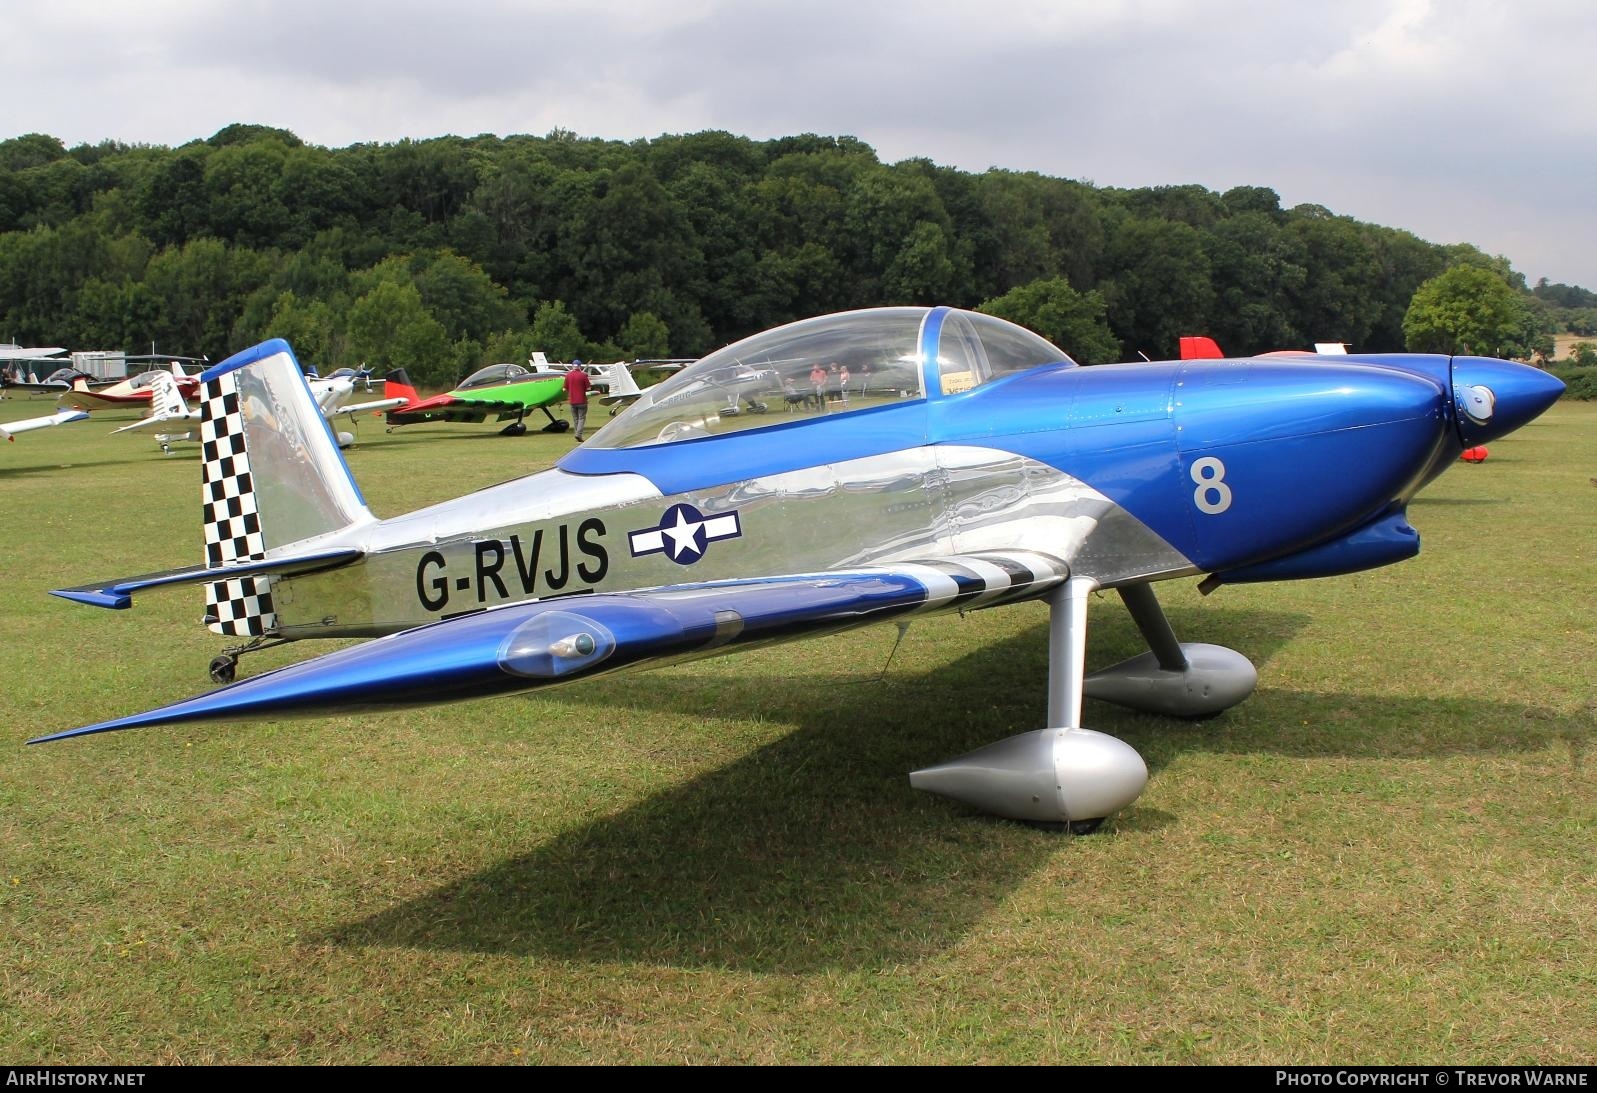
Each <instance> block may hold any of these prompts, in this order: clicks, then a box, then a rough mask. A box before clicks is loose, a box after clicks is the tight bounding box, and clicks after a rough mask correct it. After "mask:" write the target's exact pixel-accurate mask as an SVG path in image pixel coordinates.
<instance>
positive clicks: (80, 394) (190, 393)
mask: <svg viewBox="0 0 1597 1093" xmlns="http://www.w3.org/2000/svg"><path fill="white" fill-rule="evenodd" d="M129 359H134V358H129ZM162 359H163V360H170V361H171V362H172V363H171V366H170V368H169V369H151V370H150V371H148V372H140V373H139V374H138V375H136V376H129V377H128V378H127V379H125V380H122V381H120V382H118V383H113V384H112V385H110V386H109V387H100V388H98V389H96V387H95V386H94V381H93V380H90V379H89V378H87V377H85V376H83V375H82V374H81V373H79V375H78V378H77V379H74V380H73V381H72V384H71V387H70V389H69V390H67V391H66V392H65V393H64V394H62V396H61V397H60V398H59V399H57V400H56V404H57V405H58V406H63V407H66V408H68V409H72V410H107V409H118V408H121V409H128V408H137V407H141V406H145V405H148V404H149V402H150V400H151V398H152V397H153V395H154V393H155V384H156V383H157V382H158V381H157V380H156V377H157V376H169V378H171V379H175V380H176V381H177V389H178V392H179V393H180V394H182V396H183V397H184V398H193V397H194V396H195V393H196V392H197V391H198V390H199V386H200V380H199V377H198V376H191V375H189V374H188V372H186V371H185V370H184V368H183V361H185V360H187V361H192V360H194V358H193V357H182V358H171V357H165V358H162Z"/></svg>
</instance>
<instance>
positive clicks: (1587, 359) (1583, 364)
mask: <svg viewBox="0 0 1597 1093" xmlns="http://www.w3.org/2000/svg"><path fill="white" fill-rule="evenodd" d="M1569 361H1570V363H1571V364H1574V365H1576V366H1578V367H1580V368H1591V367H1592V366H1593V365H1597V345H1593V344H1592V343H1591V342H1576V343H1575V344H1574V345H1572V346H1570V347H1569Z"/></svg>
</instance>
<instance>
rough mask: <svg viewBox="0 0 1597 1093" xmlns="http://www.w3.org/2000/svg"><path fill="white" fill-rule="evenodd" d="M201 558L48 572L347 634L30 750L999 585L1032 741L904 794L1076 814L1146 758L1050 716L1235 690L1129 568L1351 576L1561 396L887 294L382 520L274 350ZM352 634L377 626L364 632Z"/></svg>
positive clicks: (218, 429) (304, 710) (466, 687)
mask: <svg viewBox="0 0 1597 1093" xmlns="http://www.w3.org/2000/svg"><path fill="white" fill-rule="evenodd" d="M831 362H840V365H841V366H848V367H850V368H851V370H853V371H858V370H860V369H861V368H862V367H863V366H865V365H867V364H869V365H870V366H871V367H872V369H873V371H876V372H878V373H880V372H881V371H882V370H883V367H884V366H886V365H888V364H893V363H897V364H900V365H912V366H913V367H914V368H915V370H916V371H915V374H916V375H917V376H918V381H917V385H916V387H917V389H916V390H915V391H914V392H913V394H914V397H910V398H905V397H899V396H898V393H897V392H893V393H892V397H887V396H884V397H881V398H868V397H861V398H858V399H854V400H852V402H851V404H850V407H849V409H848V411H847V412H837V413H829V414H824V415H804V416H789V415H759V416H750V415H746V414H738V415H736V416H728V415H727V414H726V413H725V410H726V408H727V406H728V403H727V399H726V395H725V387H724V383H725V382H726V381H729V380H731V381H734V382H735V377H738V376H741V375H743V374H744V373H745V372H746V370H748V369H755V370H772V371H775V372H777V373H778V374H779V375H780V376H781V377H782V378H783V379H791V380H793V381H795V382H798V381H801V380H802V378H804V377H806V376H807V375H808V374H809V373H810V371H811V370H812V368H813V367H814V366H815V365H816V364H817V363H820V364H825V365H829V364H830V363H831ZM204 380H205V407H206V417H205V420H204V424H203V429H204V437H205V461H204V497H205V502H204V524H205V543H206V556H205V560H204V562H203V563H202V564H201V565H199V566H195V567H193V568H191V569H187V570H177V571H173V572H170V573H164V574H155V575H150V576H143V577H135V578H128V579H125V580H120V581H109V582H102V583H96V584H89V585H83V586H80V587H77V588H71V589H63V590H60V591H58V592H57V593H56V594H57V595H60V596H64V597H67V598H69V599H73V600H78V601H81V602H84V603H90V604H96V605H99V606H104V607H127V606H129V605H130V604H131V602H132V597H133V595H134V594H135V593H138V592H141V591H144V590H146V589H153V588H158V587H165V586H169V585H175V584H181V583H199V584H201V585H203V586H204V587H205V590H206V603H207V608H208V615H209V622H210V625H211V628H212V630H214V631H216V632H217V633H220V634H226V635H234V636H237V637H238V638H242V639H246V640H245V643H244V644H242V645H239V646H236V647H234V648H231V649H229V650H227V651H226V652H224V653H223V655H222V656H221V657H219V658H218V659H217V660H216V661H213V663H212V671H213V676H215V677H216V678H221V679H226V678H231V676H232V673H233V670H234V664H235V660H236V657H237V656H239V655H240V654H242V653H243V652H246V651H249V650H251V649H254V648H258V647H260V646H261V645H263V644H268V643H277V642H282V641H291V640H296V639H300V638H311V637H329V638H332V637H340V638H349V637H376V638H377V640H375V641H368V642H365V643H363V644H359V645H355V646H352V647H349V648H345V649H342V650H339V651H337V652H333V653H329V654H326V655H323V656H320V657H317V658H314V659H311V660H307V661H303V662H300V663H298V664H295V665H292V666H290V667H287V668H282V669H279V670H277V671H274V672H270V673H267V674H265V675H261V676H258V677H255V678H253V679H247V680H243V681H241V682H238V683H236V684H234V685H232V686H229V687H224V688H221V689H219V690H215V691H212V692H210V693H207V694H202V695H199V696H197V697H195V698H191V699H188V700H185V701H181V702H177V703H174V704H172V705H168V706H164V707H161V708H159V709H155V710H152V711H149V712H147V713H139V714H133V715H131V716H126V717H119V718H116V719H113V720H109V721H103V722H100V723H98V724H93V725H88V726H85V727H83V728H77V729H70V730H66V731H64V732H58V733H55V734H52V735H50V736H46V737H41V738H39V739H40V740H41V741H42V740H56V739H61V738H63V737H68V736H78V735H84V734H89V733H99V732H106V731H110V730H114V729H125V728H133V727H137V726H144V725H158V724H178V723H184V722H190V721H238V720H243V719H249V718H269V719H270V718H283V717H292V716H320V715H324V714H329V713H332V712H335V711H337V712H351V711H374V710H392V709H399V708H405V707H409V706H416V705H424V704H430V703H440V702H450V701H458V700H463V699H468V698H480V697H488V696H494V695H505V694H513V693H517V692H522V691H527V690H530V689H533V688H536V687H541V686H546V685H550V684H556V683H570V682H574V681H576V680H578V679H581V678H584V677H586V676H590V675H594V674H597V673H602V672H614V671H620V670H622V669H627V668H642V667H648V666H651V665H657V664H660V663H663V662H668V661H673V660H679V659H683V658H689V657H698V656H708V655H713V654H719V653H726V652H731V651H733V650H735V649H737V648H739V647H742V646H749V645H755V644H764V643H772V642H780V641H786V640H790V639H793V638H799V637H804V636H808V635H815V634H828V633H835V632H838V631H843V630H847V629H850V628H853V627H857V626H862V625H865V624H868V623H876V622H884V621H889V620H895V621H904V620H907V619H910V618H912V617H914V616H915V615H917V614H921V613H925V612H930V611H939V610H957V611H961V612H963V611H970V610H976V609H981V608H987V607H994V606H998V605H1002V604H1008V603H1013V602H1016V601H1020V600H1044V601H1046V602H1047V603H1048V605H1049V608H1050V613H1051V614H1050V624H1049V675H1048V680H1047V684H1046V691H1047V696H1048V703H1047V711H1048V712H1047V721H1046V725H1047V727H1046V728H1043V729H1038V730H1035V731H1032V732H1026V733H1022V734H1020V735H1018V736H1015V737H1011V738H1009V739H1007V740H1004V741H1000V742H998V743H996V744H992V745H989V746H988V747H986V748H983V749H980V750H978V751H976V752H973V753H971V754H970V755H967V756H964V757H962V758H960V759H956V760H953V761H951V762H948V763H945V764H942V765H940V766H935V767H931V768H928V769H925V770H921V771H916V772H915V773H914V774H912V775H911V783H912V784H913V785H915V786H917V787H919V788H922V789H926V790H930V791H932V792H935V793H940V794H944V795H947V796H950V797H953V798H957V799H959V800H961V801H964V802H967V803H970V804H972V805H975V806H976V807H979V808H982V809H985V810H987V811H990V812H994V813H997V814H999V815H1002V816H1009V817H1013V818H1016V819H1022V820H1029V821H1039V822H1054V823H1065V824H1069V825H1071V826H1073V827H1074V828H1076V829H1089V828H1091V827H1092V826H1094V825H1096V824H1097V823H1098V822H1099V821H1100V820H1101V819H1102V818H1103V817H1106V816H1108V815H1111V814H1113V813H1114V812H1115V811H1117V810H1119V809H1121V808H1123V807H1125V806H1126V805H1127V804H1129V803H1130V802H1131V801H1133V800H1134V799H1135V798H1136V797H1137V796H1138V794H1139V793H1140V792H1141V790H1142V787H1143V785H1144V783H1145V781H1146V778H1147V770H1146V767H1145V766H1144V764H1143V761H1142V759H1141V757H1140V756H1138V755H1137V753H1136V752H1135V751H1134V750H1133V749H1132V748H1131V747H1130V746H1129V745H1127V744H1125V743H1124V742H1122V741H1119V740H1116V739H1115V738H1113V737H1109V736H1105V735H1103V734H1100V733H1095V732H1092V731H1091V730H1088V729H1086V728H1084V727H1083V726H1082V703H1083V697H1084V696H1092V697H1097V698H1100V699H1105V700H1108V701H1111V702H1117V703H1121V704H1124V705H1128V706H1132V707H1134V708H1137V709H1140V710H1145V711H1150V712H1156V713H1161V714H1166V715H1174V716H1178V717H1201V716H1207V715H1211V714H1215V713H1218V712H1220V711H1221V710H1224V709H1227V708H1229V707H1230V706H1232V705H1234V704H1236V703H1238V702H1240V701H1242V700H1243V699H1245V698H1246V697H1247V696H1248V695H1249V694H1251V693H1252V691H1253V688H1254V684H1255V681H1256V673H1255V671H1254V668H1253V665H1252V664H1251V663H1249V661H1248V660H1247V659H1246V658H1245V657H1244V656H1243V655H1242V654H1241V653H1238V652H1235V651H1233V650H1230V649H1225V648H1222V647H1219V646H1214V645H1205V644H1197V643H1182V642H1180V641H1178V640H1177V639H1176V636H1175V634H1174V633H1173V632H1172V630H1171V627H1170V624H1169V622H1168V621H1167V620H1166V618H1165V616H1164V613H1163V611H1162V610H1161V609H1160V607H1159V604H1158V601H1157V599H1156V598H1155V596H1154V593H1153V590H1152V587H1151V585H1152V583H1153V582H1155V581H1160V580H1168V579H1171V578H1181V577H1188V576H1196V575H1200V574H1207V576H1206V577H1205V579H1204V580H1203V583H1202V586H1201V587H1203V588H1204V590H1206V591H1208V590H1212V589H1213V588H1215V587H1216V586H1219V585H1224V584H1228V583H1233V582H1245V581H1265V580H1287V579H1293V578H1301V577H1318V576H1328V575H1333V574H1340V573H1350V572H1354V571H1357V570H1361V569H1367V568H1371V567H1374V566H1379V565H1385V564H1388V563H1391V562H1396V561H1400V560H1402V559H1405V558H1409V557H1412V556H1413V555H1414V554H1415V553H1416V552H1417V551H1418V549H1419V537H1418V535H1417V533H1416V532H1415V531H1414V529H1413V528H1411V527H1410V526H1409V524H1408V522H1407V519H1406V516H1405V510H1406V507H1407V505H1408V503H1409V501H1410V500H1411V499H1412V498H1413V497H1414V495H1415V494H1416V493H1417V492H1418V490H1419V489H1420V488H1421V487H1422V486H1423V485H1424V484H1425V483H1427V482H1429V481H1430V480H1432V479H1434V478H1435V477H1436V476H1437V475H1439V474H1441V473H1442V472H1443V471H1444V470H1445V469H1446V467H1447V466H1448V465H1449V464H1450V463H1451V462H1452V461H1453V460H1454V459H1455V458H1456V456H1457V453H1458V452H1459V450H1460V449H1461V448H1462V447H1465V446H1467V445H1471V444H1475V443H1478V442H1480V441H1482V440H1486V439H1490V438H1492V437H1496V436H1500V435H1502V434H1504V433H1507V432H1509V431H1511V430H1513V429H1515V428H1517V427H1518V426H1520V425H1522V424H1524V423H1525V422H1527V421H1529V420H1531V419H1532V418H1534V417H1536V416H1537V415H1538V414H1539V413H1541V412H1542V411H1543V410H1544V409H1546V407H1547V406H1548V405H1550V404H1551V403H1552V402H1553V401H1554V400H1555V399H1556V398H1557V397H1558V395H1559V393H1560V392H1561V391H1562V390H1563V387H1562V384H1560V383H1559V382H1558V381H1557V380H1556V379H1553V378H1552V377H1550V376H1548V375H1546V374H1545V373H1542V372H1539V371H1537V370H1535V369H1532V368H1528V367H1525V366H1522V365H1518V364H1513V363H1511V362H1508V361H1502V360H1494V359H1490V358H1483V357H1463V356H1460V357H1452V358H1449V357H1445V356H1427V355H1418V354H1397V355H1392V356H1387V357H1380V358H1376V357H1366V358H1360V359H1357V360H1354V359H1349V360H1337V361H1316V362H1309V361H1302V360H1285V359H1283V360H1265V359H1249V360H1205V361H1185V362H1183V361H1167V362H1161V363H1150V364H1127V365H1104V366H1098V367H1092V368H1082V367H1078V366H1076V365H1075V363H1074V362H1073V361H1071V360H1070V358H1069V357H1067V356H1066V355H1065V354H1064V353H1062V352H1061V351H1060V350H1059V349H1058V348H1056V347H1055V346H1053V345H1051V344H1049V343H1048V342H1046V341H1044V340H1043V339H1042V338H1040V337H1038V336H1036V335H1035V334H1032V333H1030V332H1029V331H1026V330H1023V329H1021V328H1019V327H1016V326H1013V325H1011V324H1009V323H1006V322H1004V321H1003V320H1000V319H996V318H993V317H991V316H987V315H981V314H976V313H972V312H965V311H957V310H952V309H949V308H942V307H939V308H919V307H901V308H885V309H874V310H869V311H859V312H850V313H846V314H841V315H829V316H823V317H820V318H816V319H810V320H806V321H803V322H799V323H794V324H791V325H788V326H784V327H780V328H778V329H776V330H771V331H767V332H765V333H764V334H759V335H756V336H754V337H752V338H748V339H745V340H744V341H742V342H739V343H737V344H735V345H732V346H729V347H727V348H725V349H722V350H720V351H718V352H716V353H713V354H711V355H710V356H708V357H706V358H704V359H703V360H701V361H699V362H698V363H697V364H695V365H693V366H691V367H689V368H687V369H685V370H683V371H682V372H681V373H679V374H678V375H676V376H674V377H672V378H671V379H669V380H667V381H665V382H663V383H661V384H659V385H658V386H655V387H652V388H650V389H649V390H647V391H645V392H644V393H643V395H642V396H641V397H640V398H639V399H638V400H637V401H636V402H635V403H634V404H633V405H632V406H630V407H629V408H628V409H627V410H626V411H625V412H623V413H622V414H620V415H619V416H617V417H616V418H615V419H614V420H613V421H611V422H609V423H608V424H606V425H605V427H604V428H603V429H601V430H600V431H599V432H598V433H596V434H595V435H594V436H593V437H592V438H590V439H589V441H588V443H586V444H584V445H582V446H581V447H579V448H576V449H573V450H572V451H570V452H568V453H566V455H565V456H564V457H563V458H562V459H561V460H560V462H559V464H558V465H557V466H556V467H555V468H553V469H550V470H547V471H542V472H540V473H537V474H533V475H529V476H527V477H525V478H521V479H518V480H515V481H511V482H506V483H503V484H501V485H498V486H494V487H491V488H489V489H485V490H481V491H478V492H476V493H473V494H470V495H468V496H466V497H463V498H458V499H456V500H454V501H449V502H445V503H443V504H439V505H434V506H432V507H430V508H425V509H421V510H419V511H417V512H413V513H410V514H409V515H406V516H400V517H396V518H394V519H389V520H378V519H377V518H376V517H374V516H373V515H372V514H371V512H370V511H368V510H367V508H366V507H365V504H364V503H363V501H362V499H361V496H360V493H359V491H358V490H357V489H356V487H355V484H354V481H353V479H352V478H351V476H350V473H349V469H348V467H347V466H346V465H345V464H344V462H343V460H342V458H341V457H340V455H339V453H338V451H337V449H336V448H334V447H333V445H332V444H331V442H330V441H329V440H328V438H327V435H326V430H325V429H324V428H323V427H322V423H321V421H320V420H319V417H318V415H317V414H316V409H315V405H314V404H313V402H312V401H311V399H310V395H309V392H308V391H307V389H306V387H305V384H304V380H303V378H302V377H301V376H300V372H299V366H298V364H297V363H296V362H295V360H294V356H293V353H292V351H291V350H290V349H289V347H288V345H287V344H285V343H284V342H281V341H271V342H266V343H263V344H262V345H259V346H256V347H255V348H253V349H250V350H247V351H245V352H243V353H240V354H238V355H237V356H235V357H233V358H231V359H229V360H227V361H225V362H223V363H222V364H221V365H218V366H217V367H215V368H212V369H210V370H209V371H208V372H206V374H205V376H204ZM1100 588H1113V589H1115V590H1116V591H1118V593H1119V594H1120V597H1121V598H1122V600H1123V601H1124V602H1125V604H1126V607H1127V608H1128V610H1129V611H1130V613H1131V616H1132V618H1133V620H1134V621H1135V623H1136V625H1137V627H1138V628H1139V630H1140V631H1141V633H1142V635H1143V637H1144V638H1145V639H1146V641H1147V642H1148V645H1149V648H1150V651H1149V652H1148V653H1146V654H1144V655H1142V656H1140V657H1136V658H1133V659H1132V660H1130V661H1126V662H1124V663H1122V664H1119V665H1116V666H1114V667H1111V668H1107V669H1104V670H1102V671H1099V672H1096V673H1093V674H1092V675H1091V676H1088V675H1087V674H1086V672H1085V668H1084V664H1085V648H1086V636H1087V602H1088V597H1089V596H1090V595H1091V593H1092V592H1093V591H1094V590H1096V589H1100ZM380 635H382V636H380Z"/></svg>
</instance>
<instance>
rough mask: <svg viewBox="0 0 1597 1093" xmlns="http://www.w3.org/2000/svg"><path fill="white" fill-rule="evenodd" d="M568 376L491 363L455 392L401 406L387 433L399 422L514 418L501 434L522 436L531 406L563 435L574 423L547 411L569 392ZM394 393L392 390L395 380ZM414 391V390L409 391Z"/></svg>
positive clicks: (550, 427)
mask: <svg viewBox="0 0 1597 1093" xmlns="http://www.w3.org/2000/svg"><path fill="white" fill-rule="evenodd" d="M565 377H566V374H565V372H563V371H559V370H557V369H548V370H545V369H543V368H539V370H537V371H533V370H531V369H528V368H524V367H522V366H521V365H519V364H490V365H489V366H488V367H487V368H479V369H478V370H477V371H475V372H473V373H472V374H471V375H469V376H467V377H466V378H465V380H463V381H462V382H461V384H460V385H459V386H458V387H456V388H455V389H454V390H453V391H446V392H445V393H444V394H441V395H434V396H433V397H432V398H427V399H421V398H416V399H413V400H412V401H411V403H410V404H409V405H407V406H405V407H404V408H403V409H400V410H390V411H389V412H388V428H389V431H393V430H394V429H397V428H398V427H399V426H401V425H417V424H420V423H422V422H428V421H471V422H478V421H486V420H487V419H488V418H489V417H490V416H492V417H493V418H494V420H495V421H510V419H511V418H514V419H515V420H514V421H510V424H509V425H506V426H505V427H504V428H503V429H501V430H500V432H501V433H502V434H503V435H505V436H521V435H522V434H524V433H525V432H526V431H527V426H526V423H525V422H524V421H523V420H522V419H523V418H525V417H526V416H527V411H528V410H542V411H543V415H544V416H545V417H547V418H548V419H549V424H547V425H545V426H544V427H543V431H544V432H546V433H563V432H565V431H566V430H567V429H569V428H571V422H569V421H566V420H565V419H563V418H557V417H555V416H554V415H553V414H551V413H550V412H549V406H550V404H551V403H554V402H558V401H559V400H561V399H562V398H564V397H565V395H566V388H565ZM389 391H390V393H392V392H393V391H394V388H393V386H392V384H390V387H389ZM411 394H412V395H414V392H411Z"/></svg>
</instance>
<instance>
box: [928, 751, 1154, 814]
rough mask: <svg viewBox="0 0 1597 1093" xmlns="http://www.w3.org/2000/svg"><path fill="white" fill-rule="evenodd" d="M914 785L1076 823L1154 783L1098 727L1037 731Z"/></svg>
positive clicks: (1136, 758) (976, 804) (1001, 809)
mask: <svg viewBox="0 0 1597 1093" xmlns="http://www.w3.org/2000/svg"><path fill="white" fill-rule="evenodd" d="M909 784H910V785H911V786H913V787H914V788H916V789H923V790H925V791H927V792H928V793H936V794H938V795H939V796H942V797H949V798H952V799H953V800H956V801H959V802H961V803H963V804H967V805H970V806H971V807H972V808H978V809H981V810H982V811H984V812H991V813H993V814H994V815H998V816H1005V817H1008V818H1009V819H1011V820H1028V821H1032V822H1040V823H1078V822H1082V821H1089V820H1101V819H1103V818H1105V817H1107V816H1112V815H1114V814H1115V813H1116V812H1119V811H1120V810H1121V809H1123V808H1125V807H1126V806H1127V805H1129V804H1131V802H1133V801H1135V800H1136V799H1137V798H1138V797H1139V796H1140V795H1141V794H1142V789H1143V787H1144V786H1145V785H1147V784H1148V767H1147V764H1145V763H1144V762H1143V761H1142V756H1140V755H1138V754H1137V750H1136V749H1135V748H1133V747H1132V746H1131V745H1130V744H1127V743H1126V742H1125V741H1124V740H1118V739H1116V738H1115V737H1113V736H1109V735H1106V734H1105V733H1101V732H1094V731H1093V730H1092V729H1037V730H1035V731H1033V732H1027V733H1021V734H1020V735H1019V736H1011V737H1009V738H1008V739H1007V740H1000V741H998V742H997V743H995V744H988V745H987V746H986V747H984V748H977V749H976V750H975V751H973V752H968V753H967V754H965V755H962V756H960V757H959V758H958V759H951V760H949V761H948V762H946V763H940V764H938V765H937V766H935V767H927V768H925V769H924V770H917V771H915V772H914V773H912V774H911V775H910V776H909Z"/></svg>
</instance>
